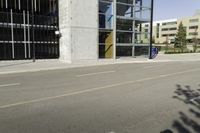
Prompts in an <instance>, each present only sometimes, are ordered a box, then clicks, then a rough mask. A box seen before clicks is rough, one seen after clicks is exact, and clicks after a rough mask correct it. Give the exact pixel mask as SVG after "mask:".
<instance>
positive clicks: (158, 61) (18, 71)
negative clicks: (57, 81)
mask: <svg viewBox="0 0 200 133" xmlns="http://www.w3.org/2000/svg"><path fill="white" fill-rule="evenodd" d="M193 61H200V59H198V60H197V59H196V60H149V59H148V60H146V61H131V60H130V61H128V60H124V61H123V60H121V61H120V60H118V61H116V62H98V63H97V64H87V65H83V64H75V65H74V66H73V65H71V66H70V65H69V66H67V67H66V66H64V67H62V66H61V67H47V68H38V69H27V70H16V71H4V72H0V75H6V74H19V73H28V72H40V71H51V70H62V69H72V68H82V67H92V66H106V65H115V64H141V63H164V62H193Z"/></svg>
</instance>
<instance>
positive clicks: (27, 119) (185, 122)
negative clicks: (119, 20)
mask: <svg viewBox="0 0 200 133" xmlns="http://www.w3.org/2000/svg"><path fill="white" fill-rule="evenodd" d="M199 79H200V61H189V60H188V61H172V62H154V63H125V64H123V63H120V64H110V65H101V66H90V67H77V68H68V69H57V70H50V71H40V72H25V73H16V74H4V75H0V133H160V132H161V131H163V130H165V129H170V130H172V131H173V132H174V133H199V131H200V130H199V129H200V124H199V123H200V117H199V116H200V115H199V114H200V102H199V97H200V86H199V85H200V80H199Z"/></svg>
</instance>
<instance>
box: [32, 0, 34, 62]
mask: <svg viewBox="0 0 200 133" xmlns="http://www.w3.org/2000/svg"><path fill="white" fill-rule="evenodd" d="M34 7H35V6H34V0H32V45H33V62H35V35H34V34H35V31H34Z"/></svg>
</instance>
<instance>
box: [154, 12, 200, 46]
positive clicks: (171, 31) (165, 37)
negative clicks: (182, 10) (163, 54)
mask: <svg viewBox="0 0 200 133" xmlns="http://www.w3.org/2000/svg"><path fill="white" fill-rule="evenodd" d="M181 22H182V23H183V26H184V27H185V29H186V33H187V37H186V38H187V40H188V41H189V42H191V41H192V39H193V38H199V39H200V16H198V15H197V16H191V17H182V18H177V19H169V20H162V21H155V22H154V24H153V38H154V40H155V43H165V42H168V43H174V41H175V37H176V34H177V32H178V27H179V24H180V23H181Z"/></svg>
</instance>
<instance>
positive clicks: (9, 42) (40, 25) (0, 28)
mask: <svg viewBox="0 0 200 133" xmlns="http://www.w3.org/2000/svg"><path fill="white" fill-rule="evenodd" d="M32 9H33V10H32ZM33 18H34V19H33ZM56 30H58V0H0V60H17V59H31V58H33V55H34V54H33V53H35V58H36V59H48V58H58V57H59V38H58V37H57V36H56V35H55V31H56ZM33 31H34V32H33ZM34 46H35V50H34V48H33V47H34Z"/></svg>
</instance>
